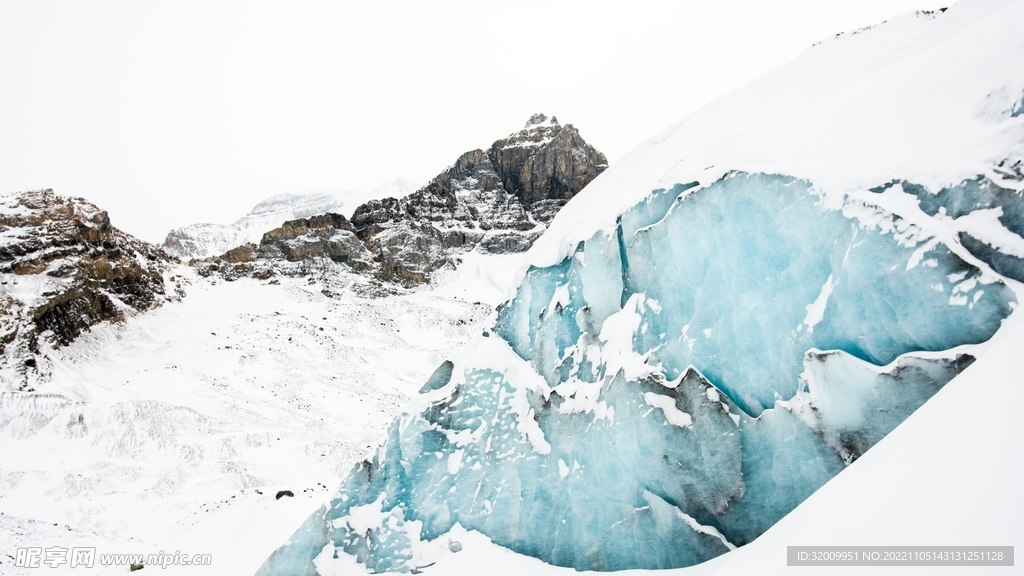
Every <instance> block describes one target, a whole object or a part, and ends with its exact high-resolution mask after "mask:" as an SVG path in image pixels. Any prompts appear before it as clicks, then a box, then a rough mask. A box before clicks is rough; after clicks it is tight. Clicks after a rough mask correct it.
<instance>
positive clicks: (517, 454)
mask: <svg viewBox="0 0 1024 576" xmlns="http://www.w3.org/2000/svg"><path fill="white" fill-rule="evenodd" d="M1007 213H1009V210H1008V211H1007ZM958 250H959V248H958ZM1015 305H1016V300H1015V298H1014V295H1013V292H1012V291H1011V290H1010V289H1009V288H1008V287H1007V286H1006V284H1005V283H1004V282H1003V281H1001V280H1000V279H999V276H998V275H996V274H994V273H992V271H991V270H984V269H981V268H979V267H977V266H975V265H972V264H970V263H968V262H966V261H965V260H964V259H962V258H961V257H959V256H957V254H956V251H954V250H951V249H950V247H949V246H947V245H946V244H945V243H944V242H943V241H941V239H940V238H937V237H935V236H933V235H932V234H930V233H928V232H927V231H925V230H923V229H921V228H919V227H917V226H915V225H913V224H911V223H910V222H908V221H907V220H905V219H903V218H901V217H899V216H897V215H894V214H892V213H889V212H886V211H885V210H883V209H882V208H880V207H878V206H875V205H872V204H871V203H868V202H865V201H863V200H856V199H853V198H852V197H849V198H848V197H843V198H835V197H832V198H828V197H824V196H822V195H820V194H818V193H817V192H816V191H815V190H814V188H813V186H812V185H811V184H810V183H809V182H806V181H802V180H798V179H795V178H791V177H787V176H781V175H770V174H745V173H733V174H729V175H727V176H726V177H724V178H722V179H720V180H718V181H716V182H714V183H712V184H710V185H708V186H705V187H700V186H699V185H696V184H695V183H691V184H679V185H676V186H672V187H668V188H666V189H660V190H655V191H654V192H652V194H651V195H650V197H649V198H648V199H647V200H645V201H644V202H642V203H641V204H639V205H637V206H635V207H634V208H632V209H631V210H629V211H627V212H626V213H624V214H623V215H622V217H621V218H620V220H619V224H618V226H617V227H616V229H615V230H611V231H608V232H599V233H598V234H595V235H594V236H593V237H592V238H591V239H589V240H588V241H586V242H584V243H581V244H580V246H579V247H578V249H577V250H576V252H575V254H573V255H572V256H571V257H570V258H567V259H566V260H565V261H563V262H561V263H560V264H558V265H556V266H551V267H547V268H535V269H531V270H530V271H529V272H528V274H527V276H526V279H525V280H524V282H523V283H522V285H521V286H520V287H519V290H518V292H517V294H516V296H515V297H514V298H513V299H512V300H510V301H509V302H507V303H506V304H505V305H503V306H502V307H501V309H500V311H499V314H498V317H497V320H496V324H495V330H494V334H493V335H491V336H489V337H483V336H481V337H480V338H479V340H478V342H476V344H475V348H473V349H472V350H471V351H469V352H468V353H467V356H466V358H464V359H462V360H460V361H456V362H453V363H450V364H449V363H446V364H445V365H443V366H442V367H440V368H439V369H438V371H437V372H436V373H435V374H434V375H433V376H431V378H430V381H429V382H428V383H427V385H425V386H424V387H423V390H422V391H421V392H422V393H423V395H422V396H421V397H420V400H419V403H418V406H419V409H418V410H412V411H410V413H407V414H405V415H403V416H402V417H401V418H399V419H398V420H396V421H395V422H394V423H393V424H392V426H391V427H390V429H389V433H388V438H387V441H386V442H385V443H384V444H383V445H382V446H381V448H380V449H379V450H378V451H377V453H376V454H375V455H374V456H373V457H372V458H370V459H368V460H366V461H364V462H362V463H360V464H359V465H357V466H356V467H355V468H354V469H353V471H352V472H351V474H350V475H349V476H348V478H347V479H346V480H345V481H344V482H343V484H342V486H341V488H340V489H339V493H338V496H337V498H335V499H334V500H333V501H332V502H331V504H330V505H329V506H328V507H326V508H325V509H323V510H321V511H320V512H318V514H317V515H314V517H312V518H311V519H310V520H309V521H307V523H306V525H304V526H303V527H302V528H300V530H299V531H298V532H296V534H295V535H294V536H293V537H292V538H291V540H290V542H289V544H287V545H285V546H283V547H282V548H281V549H279V550H278V551H277V552H276V553H275V554H274V555H273V556H272V557H271V558H270V559H268V561H267V563H266V564H265V565H264V567H263V569H262V570H261V572H260V573H261V574H293V573H302V571H303V570H306V571H308V573H320V574H330V573H332V571H333V570H335V568H336V564H337V563H338V562H342V561H343V560H344V558H343V557H348V558H354V559H355V560H357V561H359V562H361V563H364V564H365V565H366V567H367V568H368V569H370V570H371V571H376V572H384V571H399V572H401V571H411V570H415V569H418V568H420V567H423V566H426V565H428V564H429V563H430V562H431V561H432V558H433V557H436V554H438V553H439V552H438V550H443V549H445V546H447V549H450V550H457V549H458V545H457V543H455V542H451V541H450V540H449V536H448V533H449V531H450V530H451V529H452V527H453V526H454V525H455V524H456V523H458V524H460V525H461V526H462V527H464V528H467V529H470V530H478V531H480V532H481V533H483V534H485V535H487V536H488V537H489V538H491V539H492V540H493V541H494V542H495V543H497V544H500V545H502V546H505V547H508V548H510V549H512V550H514V551H516V552H519V553H522V554H527V555H530V556H534V557H537V558H540V559H542V560H544V561H546V562H549V563H552V564H556V565H560V566H568V567H573V568H576V569H579V570H619V569H627V568H669V567H679V566H687V565H691V564H696V563H699V562H702V561H704V560H707V559H709V558H712V557H714V556H717V555H719V554H722V553H724V552H725V551H727V550H729V549H730V548H733V547H735V546H739V545H743V544H745V543H747V542H750V541H751V540H753V539H754V538H756V537H757V536H758V535H760V534H761V533H762V532H764V530H766V529H767V528H768V527H770V526H771V525H772V524H773V523H775V522H776V521H777V520H778V519H779V518H781V517H782V516H783V515H785V514H786V513H787V512H789V511H790V510H792V509H793V508H794V507H795V506H796V505H797V504H799V503H800V502H801V501H802V500H804V499H805V498H806V497H807V496H808V495H810V494H811V493H813V492H814V490H816V489H817V488H818V487H820V486H821V485H822V484H823V483H824V482H826V481H827V480H828V479H829V478H831V477H832V476H834V475H835V474H837V473H838V472H839V471H841V470H842V469H843V467H844V466H845V465H846V464H848V463H849V462H851V461H853V460H854V459H856V458H857V457H858V456H859V455H860V454H862V453H863V452H864V450H866V449H868V448H869V447H870V446H871V445H873V444H874V443H875V442H877V441H878V440H879V439H880V438H881V437H883V436H884V435H885V434H886V433H888V432H889V431H890V430H892V428H893V427H895V426H896V425H898V424H899V422H901V421H902V420H903V419H904V418H906V417H907V416H908V415H909V414H910V413H912V412H913V410H915V409H916V408H917V407H918V406H920V405H921V404H922V403H923V402H924V401H926V400H927V399H928V398H929V397H930V396H931V395H932V394H934V393H935V392H936V391H937V390H939V389H940V388H941V387H942V385H944V384H945V383H946V382H948V381H949V380H950V379H951V378H953V377H954V376H955V375H956V374H957V373H958V372H959V371H960V370H962V369H963V368H965V367H966V366H967V365H969V363H970V361H971V360H972V359H971V358H970V357H969V356H966V355H964V354H962V353H958V352H957V351H955V350H951V349H953V348H956V347H957V346H960V345H962V344H971V343H978V342H982V341H984V340H986V339H988V338H989V337H991V336H992V335H993V334H994V332H995V331H996V330H997V329H998V328H999V326H1000V324H1001V322H1002V320H1003V319H1004V318H1005V317H1006V316H1007V315H1009V313H1010V312H1011V310H1012V309H1013V308H1014V307H1015ZM943 351H946V352H943ZM314 571H315V572H314Z"/></svg>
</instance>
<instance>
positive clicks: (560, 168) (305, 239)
mask: <svg viewBox="0 0 1024 576" xmlns="http://www.w3.org/2000/svg"><path fill="white" fill-rule="evenodd" d="M606 167H607V160H606V159H605V157H604V155H603V154H601V153H600V152H598V151H597V150H595V149H594V147H593V146H590V145H589V144H587V143H586V142H585V141H584V140H583V138H582V137H581V136H580V135H579V132H578V131H577V130H576V128H574V127H573V126H572V125H565V126H562V125H560V124H559V123H558V121H557V120H556V119H555V118H548V117H547V116H544V115H543V114H535V115H534V116H533V117H531V118H530V120H529V121H528V122H527V124H526V126H525V127H524V128H523V129H522V130H520V131H519V132H517V133H515V134H512V135H510V136H508V137H506V138H503V139H501V140H498V141H496V142H495V143H494V144H492V145H491V147H490V148H488V149H487V150H486V151H485V150H479V149H478V150H472V151H470V152H466V153H465V154H463V155H462V156H460V157H459V158H458V159H457V160H456V161H455V163H454V164H452V165H451V166H450V167H448V169H447V170H445V171H444V172H442V173H441V174H439V175H437V176H436V177H435V178H434V179H433V180H431V181H430V182H429V183H428V184H427V185H426V186H424V187H423V188H421V189H420V190H418V191H416V192H414V193H412V194H409V195H408V196H405V197H404V198H384V199H382V200H372V201H370V202H367V203H366V204H363V205H361V206H359V207H358V208H357V209H356V210H355V212H354V213H353V215H352V220H351V222H349V221H348V220H346V219H345V218H344V217H342V216H339V215H337V214H327V215H324V216H318V217H316V218H321V219H322V220H318V221H317V222H316V223H314V222H313V221H314V220H316V218H310V219H308V220H295V221H292V222H287V223H285V225H284V226H282V227H281V228H278V229H275V230H272V231H270V232H268V233H266V234H265V235H264V237H263V239H262V241H261V242H260V244H259V246H256V245H246V246H241V247H239V248H235V249H233V250H231V251H228V252H227V253H225V254H224V255H222V256H220V257H217V258H214V259H207V260H204V261H202V262H200V263H199V264H198V267H199V269H200V273H212V272H213V271H219V272H220V273H222V274H224V275H225V276H226V277H228V278H235V277H238V276H243V275H245V276H256V277H266V275H268V274H269V275H273V274H274V273H275V272H276V273H284V274H288V273H294V272H297V271H299V270H300V269H301V268H300V267H296V266H294V265H292V266H288V265H285V266H280V265H275V264H274V263H275V262H277V263H281V262H297V261H305V260H308V259H311V258H313V259H325V258H326V259H330V260H332V261H334V262H338V263H344V264H346V265H348V266H350V267H351V268H353V269H355V270H357V271H362V272H366V273H368V274H371V275H372V276H374V277H376V278H377V279H379V280H381V281H384V282H393V283H397V284H401V285H404V286H412V285H416V284H419V283H423V282H426V281H428V280H429V279H430V274H431V272H433V271H435V270H437V269H439V268H442V267H445V266H452V265H454V258H455V257H456V256H457V255H458V254H460V253H462V252H465V251H468V250H472V249H474V248H478V249H480V250H483V251H486V252H494V253H508V252H522V251H525V250H527V249H529V247H530V246H531V245H532V244H533V242H534V240H536V239H537V238H538V237H539V236H540V235H541V234H542V233H543V232H544V230H545V228H546V226H547V224H548V223H549V222H550V221H551V219H552V218H553V217H554V215H555V213H556V212H557V211H558V210H559V209H560V208H561V207H562V206H563V205H564V204H565V203H566V202H567V201H568V200H569V199H570V198H572V197H573V196H574V195H575V194H576V193H578V192H579V191H580V190H582V189H583V187H584V186H586V185H587V184H589V183H590V181H591V180H593V179H594V178H595V177H597V175H598V174H600V173H601V172H602V171H603V170H604V169H605V168H606Z"/></svg>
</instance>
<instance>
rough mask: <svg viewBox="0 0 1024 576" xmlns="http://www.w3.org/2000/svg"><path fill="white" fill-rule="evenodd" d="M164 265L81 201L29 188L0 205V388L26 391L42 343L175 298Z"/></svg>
mask: <svg viewBox="0 0 1024 576" xmlns="http://www.w3.org/2000/svg"><path fill="white" fill-rule="evenodd" d="M170 262H171V258H170V256H169V255H168V254H166V253H165V252H164V251H163V250H161V249H159V248H157V247H155V246H153V245H151V244H149V243H147V242H144V241H142V240H139V239H137V238H135V237H133V236H131V235H129V234H126V233H124V232H122V231H120V230H118V229H117V228H115V227H113V226H111V224H110V218H109V216H108V215H107V213H106V212H105V211H103V210H100V209H99V208H97V207H96V206H94V205H92V204H90V203H88V202H86V201H85V200H83V199H81V198H64V197H61V196H58V195H56V194H54V192H53V190H35V191H31V192H23V193H19V194H15V195H11V196H7V197H4V198H2V199H0V380H2V381H3V385H4V387H5V388H6V387H9V386H12V385H16V386H19V387H21V388H24V387H26V386H27V385H28V383H29V382H30V381H31V380H32V378H33V374H34V373H36V372H38V370H40V369H41V368H42V367H41V366H40V360H41V359H42V358H41V356H40V355H41V354H43V349H42V344H43V343H44V342H45V343H47V344H49V345H54V346H64V345H67V344H69V343H70V342H72V341H73V340H74V339H75V338H77V337H78V336H79V335H80V334H81V333H82V332H83V331H84V330H87V329H88V328H89V327H90V326H92V325H94V324H97V323H99V322H103V321H117V320H121V319H123V318H124V317H125V314H128V313H131V312H138V311H143V310H148V309H150V308H154V307H156V306H158V305H160V304H161V303H162V302H164V301H165V300H167V299H168V298H180V297H181V296H182V295H183V292H182V291H181V288H180V286H177V284H176V283H175V282H174V280H175V279H174V277H173V276H171V277H169V278H167V279H165V277H164V276H165V272H166V271H167V270H168V267H167V265H168V264H169V263H170ZM168 283H171V284H173V285H174V286H173V288H171V289H170V290H169V289H168V288H169V286H168Z"/></svg>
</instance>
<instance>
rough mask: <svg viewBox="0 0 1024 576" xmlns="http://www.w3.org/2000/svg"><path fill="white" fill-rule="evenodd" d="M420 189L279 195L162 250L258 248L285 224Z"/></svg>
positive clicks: (192, 228)
mask: <svg viewBox="0 0 1024 576" xmlns="http://www.w3.org/2000/svg"><path fill="white" fill-rule="evenodd" d="M419 189H420V185H419V184H417V183H415V182H412V181H410V180H406V179H404V178H395V179H393V180H389V181H387V182H384V183H383V184H381V185H380V186H377V187H376V188H374V189H373V190H370V191H358V190H325V191H321V192H309V193H305V194H278V195H276V196H271V197H270V198H267V199H265V200H263V201H262V202H260V203H258V204H256V206H254V207H253V209H252V210H250V211H249V213H248V214H246V215H245V216H243V217H242V218H240V219H238V220H237V221H235V223H234V224H230V225H224V224H192V225H189V226H184V227H182V228H177V229H175V230H171V231H170V232H169V233H168V234H167V238H166V239H165V240H164V243H163V246H162V248H163V249H164V250H165V251H167V252H168V253H169V254H171V255H172V256H177V257H179V258H182V259H186V260H187V259H190V258H207V257H210V256H216V255H217V254H221V253H223V252H225V251H227V250H230V249H232V248H234V247H236V246H241V245H243V244H249V243H252V244H257V243H259V241H260V238H262V236H263V233H264V232H266V231H267V230H269V229H271V228H273V227H275V226H279V225H280V224H281V223H282V222H286V221H289V220H298V219H300V218H310V217H312V216H316V215H318V214H327V213H337V214H346V215H348V214H351V213H352V211H353V210H355V209H356V207H358V206H359V205H360V204H363V203H364V202H367V201H369V200H371V199H374V198H386V197H388V196H398V197H401V196H405V195H406V194H409V193H410V192H414V191H416V190H419Z"/></svg>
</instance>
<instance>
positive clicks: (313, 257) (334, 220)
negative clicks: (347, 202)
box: [194, 214, 375, 280]
mask: <svg viewBox="0 0 1024 576" xmlns="http://www.w3.org/2000/svg"><path fill="white" fill-rule="evenodd" d="M324 261H327V262H332V263H338V264H346V265H348V266H349V267H350V268H352V269H354V270H357V271H366V270H372V269H374V266H375V265H374V262H373V255H372V254H370V252H369V251H368V250H367V249H366V246H364V245H363V243H362V242H361V241H360V240H359V238H358V237H357V236H356V235H355V232H354V231H353V229H352V224H351V223H349V221H348V219H347V218H345V217H344V216H342V215H341V214H321V215H319V216H314V217H312V218H300V219H297V220H291V221H288V222H285V223H284V224H283V225H282V226H281V227H280V228H275V229H273V230H271V231H270V232H267V233H265V234H264V235H263V239H262V240H261V241H260V243H259V244H253V243H248V244H243V245H241V246H239V247H237V248H233V249H231V250H228V251H227V252H225V253H224V254H222V255H220V256H219V257H217V258H208V259H206V260H203V261H198V262H195V263H194V264H195V266H196V268H197V269H198V271H199V273H200V274H202V275H205V276H208V275H210V274H213V273H217V272H219V273H221V274H222V275H223V276H225V277H226V278H227V279H229V280H233V279H236V278H238V277H241V276H249V277H253V278H259V279H267V278H271V277H273V276H275V275H278V274H283V275H289V276H300V275H307V274H308V273H309V272H310V266H309V265H308V264H309V263H319V264H321V265H322V264H325V263H326V262H324Z"/></svg>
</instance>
